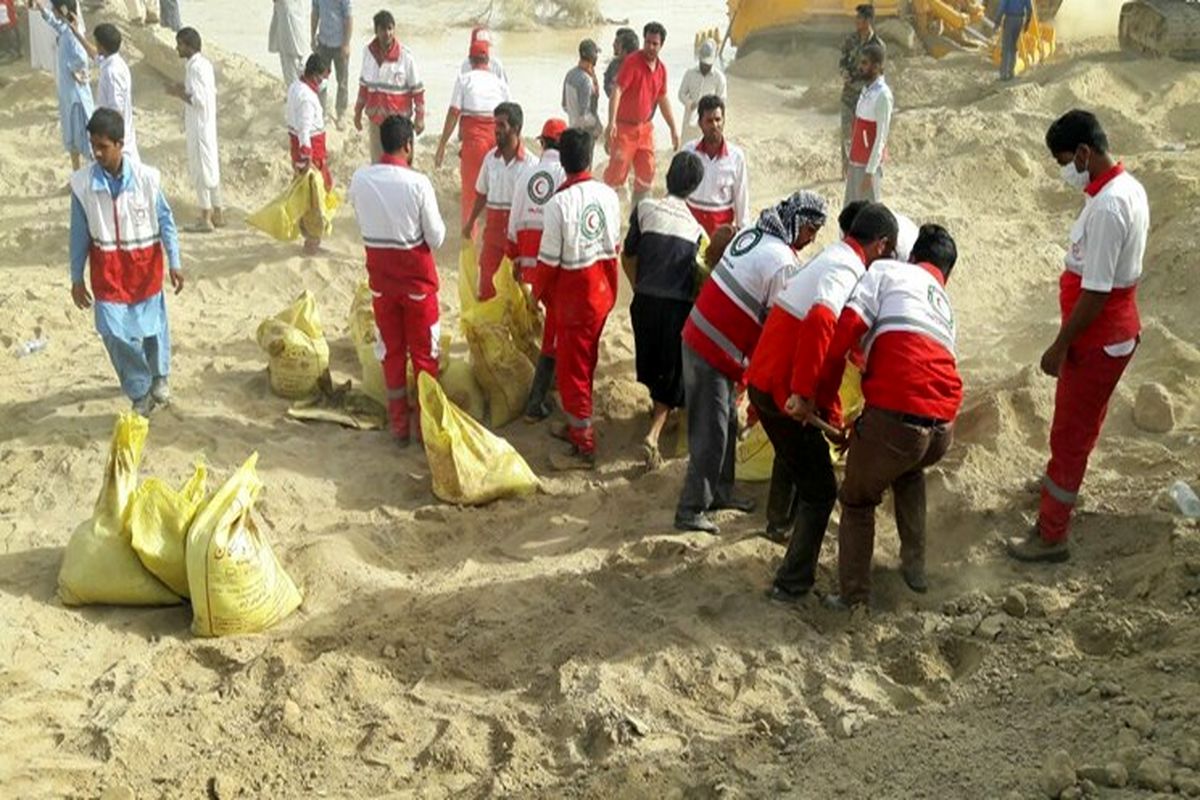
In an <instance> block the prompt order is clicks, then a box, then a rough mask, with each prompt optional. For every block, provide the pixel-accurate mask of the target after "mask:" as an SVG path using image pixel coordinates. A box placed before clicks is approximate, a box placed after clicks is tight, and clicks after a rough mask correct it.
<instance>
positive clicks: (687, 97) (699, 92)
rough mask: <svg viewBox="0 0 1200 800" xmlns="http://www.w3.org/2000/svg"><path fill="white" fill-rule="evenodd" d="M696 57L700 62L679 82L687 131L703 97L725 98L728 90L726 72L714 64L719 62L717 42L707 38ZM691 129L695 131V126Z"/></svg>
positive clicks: (680, 100)
mask: <svg viewBox="0 0 1200 800" xmlns="http://www.w3.org/2000/svg"><path fill="white" fill-rule="evenodd" d="M696 58H697V61H698V62H699V63H697V65H696V66H694V67H692V68H691V69H689V70H688V71H687V72H685V73H683V80H682V81H680V82H679V102H680V103H682V104H683V127H684V130H685V131H687V129H688V128H689V127H691V125H692V120H693V116H692V115H693V114H695V113H696V106H697V105H698V104H699V103H700V99H701V98H703V97H708V96H709V95H716V96H717V97H719V98H721V99H722V100H724V99H725V98H726V92H727V86H726V82H725V73H724V72H722V71H721V70H719V69H717V68H716V67H715V66H714V65H715V64H716V63H717V43H716V42H715V41H713V40H712V39H705V40H704V41H703V42H702V43H701V44H700V50H699V52H698V53H697V54H696ZM691 130H692V131H695V128H692V129H691Z"/></svg>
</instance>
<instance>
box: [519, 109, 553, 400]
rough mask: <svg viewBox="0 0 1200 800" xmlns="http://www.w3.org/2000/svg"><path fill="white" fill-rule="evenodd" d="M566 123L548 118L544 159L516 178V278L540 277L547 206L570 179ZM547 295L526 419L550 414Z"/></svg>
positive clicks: (530, 281)
mask: <svg viewBox="0 0 1200 800" xmlns="http://www.w3.org/2000/svg"><path fill="white" fill-rule="evenodd" d="M566 129H567V124H566V123H565V122H563V121H562V120H561V119H548V120H546V122H545V124H544V125H542V135H541V136H539V137H538V141H539V142H540V143H541V145H542V158H541V160H540V161H538V162H537V163H533V162H527V163H526V165H525V169H524V171H523V172H522V173H521V175H520V177H518V178H517V188H516V191H515V192H514V193H513V202H512V212H511V213H510V214H509V216H508V243H509V246H510V247H511V248H513V249H514V250H515V251H516V254H517V257H516V261H515V262H514V266H515V267H516V269H517V280H519V281H521V282H522V283H526V284H533V283H534V281H535V280H536V277H537V257H538V250H540V249H541V247H542V226H543V225H544V223H545V219H546V205H547V204H548V203H549V202H550V199H551V198H552V197H554V194H555V192H557V191H558V187H560V186H562V185H563V182H564V181H566V179H567V173H566V171H565V170H563V168H562V159H560V158H559V155H558V140H559V139H560V138H561V137H562V135H563V132H564V131H566ZM546 300H547V298H545V297H543V298H542V304H543V306H544V307H545V309H546V314H545V319H544V325H543V328H542V352H541V354H540V355H539V356H538V362H537V368H536V369H535V370H534V373H533V383H532V384H531V385H530V387H529V398H528V400H527V401H526V403H525V421H526V422H538V421H539V420H543V419H545V418H546V417H548V416H550V411H551V409H550V404H549V403H548V402H547V401H546V395H547V393H548V392H549V391H550V387H551V386H553V385H554V313H553V311H552V309H551V307H550V305H549V304H548V303H547V302H546Z"/></svg>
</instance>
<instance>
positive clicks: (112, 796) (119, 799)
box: [100, 786, 137, 800]
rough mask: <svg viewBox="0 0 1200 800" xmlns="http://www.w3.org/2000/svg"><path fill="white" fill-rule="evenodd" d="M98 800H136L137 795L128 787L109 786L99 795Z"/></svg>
mask: <svg viewBox="0 0 1200 800" xmlns="http://www.w3.org/2000/svg"><path fill="white" fill-rule="evenodd" d="M100 800H137V795H136V794H134V793H133V789H130V788H129V787H128V786H110V787H108V788H107V789H105V790H104V794H102V795H100Z"/></svg>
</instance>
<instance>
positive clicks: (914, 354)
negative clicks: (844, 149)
mask: <svg viewBox="0 0 1200 800" xmlns="http://www.w3.org/2000/svg"><path fill="white" fill-rule="evenodd" d="M864 213H867V212H864ZM911 257H912V261H911V262H905V261H895V260H885V261H876V262H875V263H874V264H872V265H871V268H870V269H869V270H867V273H866V275H864V276H863V278H862V280H861V281H859V283H858V286H857V287H856V288H855V289H854V292H853V294H852V295H851V296H850V299H849V301H848V302H847V303H846V307H845V309H844V310H843V311H842V314H841V317H840V319H839V320H838V326H837V330H836V332H835V334H834V337H833V343H832V344H831V345H830V347H829V353H828V356H827V357H826V359H825V364H824V367H823V370H822V375H821V380H820V385H819V389H818V391H817V395H816V399H815V404H813V405H809V404H800V407H801V414H807V413H811V412H812V411H813V410H814V409H816V408H823V409H832V408H835V407H836V405H837V391H838V387H839V386H841V383H842V370H843V369H844V368H845V365H846V356H847V354H848V353H849V352H850V350H851V349H852V348H855V347H859V346H861V347H862V348H863V349H864V350H865V352H866V368H865V370H864V372H863V395H864V397H865V399H866V407H865V408H864V409H863V412H862V415H861V416H860V417H859V418H858V420H857V421H855V423H854V427H853V432H852V433H851V434H850V449H849V452H848V453H847V456H846V475H845V478H844V480H843V481H842V488H841V491H840V492H839V497H840V499H841V501H842V517H841V524H840V526H839V527H838V583H839V587H840V589H839V591H840V594H839V595H836V596H831V597H829V598H827V604H828V605H830V606H832V607H834V608H848V607H854V606H860V605H865V604H866V603H867V601H868V600H869V598H870V593H871V558H872V553H873V551H874V546H875V507H876V506H878V505H879V504H880V503H881V502H882V501H883V493H884V492H885V491H887V490H888V489H889V488H890V489H891V490H892V497H893V501H894V503H895V512H896V529H897V531H898V533H899V536H900V564H901V567H900V572H901V574H902V575H903V577H904V582H905V583H906V584H908V587H909V588H910V589H912V590H913V591H914V592H918V593H921V594H923V593H925V592H927V591H928V590H929V583H928V580H927V578H926V574H925V470H926V469H928V468H929V467H931V466H933V465H934V464H936V463H937V462H939V461H940V460H941V459H942V457H943V456H944V455H945V454H946V451H947V450H948V449H949V447H950V442H951V439H952V438H953V429H954V418H955V416H956V415H957V414H958V410H959V408H960V407H961V406H962V380H961V379H960V378H959V376H958V367H957V364H956V360H955V353H954V344H955V333H956V330H955V323H954V312H953V310H952V309H951V307H950V300H949V298H948V297H947V295H946V291H945V286H946V281H947V280H949V278H950V272H951V271H952V270H953V269H954V264H955V262H956V261H957V260H958V249H957V247H956V246H955V243H954V239H953V238H952V237H951V236H950V234H949V232H948V231H946V229H945V228H943V227H941V226H940V225H925V226H923V227H922V228H921V230H920V233H919V235H918V238H917V242H916V244H915V245H914V246H913V249H912V256H911ZM789 553H790V551H789ZM785 563H786V562H785ZM814 563H815V561H814ZM781 575H782V569H781ZM776 591H777V592H778V593H779V594H782V595H788V596H790V590H789V587H788V586H787V585H786V584H781V582H780V580H779V578H776Z"/></svg>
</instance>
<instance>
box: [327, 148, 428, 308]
mask: <svg viewBox="0 0 1200 800" xmlns="http://www.w3.org/2000/svg"><path fill="white" fill-rule="evenodd" d="M348 195H349V199H350V203H351V205H353V206H354V215H355V217H356V218H357V219H358V227H359V230H360V231H361V232H362V239H363V245H364V246H365V247H366V251H367V274H368V276H369V277H370V282H371V291H373V292H375V293H376V294H381V295H394V294H405V295H407V296H409V297H410V298H412V299H420V298H421V297H423V296H424V295H428V294H433V293H436V292H437V290H438V275H437V265H436V264H435V263H434V260H433V252H432V251H433V250H435V249H437V248H438V247H441V245H442V242H443V241H445V239H446V225H445V223H444V222H442V215H441V212H440V211H438V205H437V196H436V195H435V194H434V191H433V184H432V183H431V182H430V181H429V178H427V177H426V176H425V175H422V174H421V173H419V172H417V171H416V170H413V169H411V168H410V167H408V166H407V165H406V164H404V162H403V161H401V160H399V159H396V158H393V157H392V156H388V155H384V157H383V160H382V161H381V162H380V163H378V164H372V165H370V166H366V167H360V168H359V169H358V170H357V171H356V172H355V173H354V177H353V178H352V179H351V181H350V191H349V193H348Z"/></svg>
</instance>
